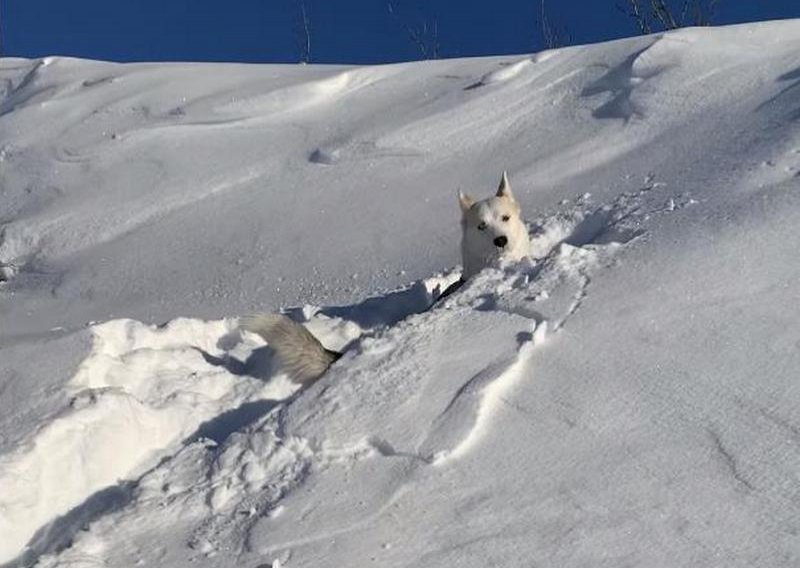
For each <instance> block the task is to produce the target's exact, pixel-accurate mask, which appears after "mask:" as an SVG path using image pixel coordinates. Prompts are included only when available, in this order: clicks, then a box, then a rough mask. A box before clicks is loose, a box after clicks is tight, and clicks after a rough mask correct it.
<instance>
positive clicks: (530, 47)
mask: <svg viewBox="0 0 800 568" xmlns="http://www.w3.org/2000/svg"><path fill="white" fill-rule="evenodd" d="M643 1H647V0H643ZM625 2H627V0H572V1H571V0H560V1H559V0H547V3H546V13H547V15H548V19H549V21H550V23H551V27H552V28H553V29H555V30H556V31H558V32H559V34H560V35H561V38H562V39H561V43H562V44H563V43H567V44H577V43H591V42H596V41H602V40H606V39H613V38H618V37H624V36H630V35H634V34H636V33H637V29H636V26H635V24H634V23H633V21H632V20H631V19H630V18H628V17H626V16H625V15H624V14H622V13H621V12H620V11H619V9H618V8H617V7H616V6H617V4H621V3H625ZM674 3H675V4H680V2H679V1H677V0H674ZM393 4H394V6H395V16H394V17H393V16H392V15H391V14H390V13H389V10H388V9H387V2H386V0H305V5H306V9H307V12H308V16H309V20H310V24H311V40H312V49H311V60H312V62H315V63H380V62H392V61H404V60H409V59H420V58H421V54H420V50H419V48H418V47H416V46H415V45H414V43H413V42H412V41H411V40H410V39H409V37H408V34H407V32H406V30H405V29H404V25H408V26H410V27H412V28H413V29H415V30H417V31H418V32H419V31H421V30H422V29H423V22H424V21H427V22H428V23H429V29H430V28H432V27H433V23H434V22H435V23H436V28H437V30H438V43H439V46H440V48H439V55H440V56H441V57H459V56H474V55H499V54H508V53H523V52H530V51H536V50H539V49H542V48H543V47H544V42H543V39H542V34H541V26H540V23H539V11H540V0H492V1H487V0H482V1H479V0H393ZM298 6H299V2H296V1H294V0H228V1H227V2H225V1H220V0H0V50H1V51H2V54H3V55H9V56H11V55H13V56H24V57H37V56H43V55H70V56H75V57H86V58H92V59H109V60H115V61H150V60H152V61H165V60H166V61H169V60H180V61H248V62H276V63H294V62H297V61H298V60H299V58H300V53H301V52H300V49H299V48H298V36H297V34H296V33H295V30H296V29H297V28H298V23H299V21H300V17H299V13H300V11H299V8H298ZM792 17H795V18H797V17H800V0H719V5H718V9H717V15H716V17H715V20H714V21H715V23H718V24H727V23H738V22H747V21H756V20H768V19H776V18H792ZM564 30H566V33H565V31H564ZM567 34H568V36H569V38H568V39H567ZM431 35H432V34H429V35H428V36H426V37H427V38H428V39H430V38H431Z"/></svg>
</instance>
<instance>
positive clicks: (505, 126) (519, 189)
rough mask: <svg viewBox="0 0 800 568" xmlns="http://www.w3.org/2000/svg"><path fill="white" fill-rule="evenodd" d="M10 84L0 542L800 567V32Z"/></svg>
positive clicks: (45, 547) (7, 562) (0, 291)
mask: <svg viewBox="0 0 800 568" xmlns="http://www.w3.org/2000/svg"><path fill="white" fill-rule="evenodd" d="M0 79H2V83H0V85H1V87H0V276H1V277H2V280H3V282H2V283H0V565H2V566H20V565H23V566H25V565H31V564H34V563H38V565H41V566H73V567H84V566H85V567H94V566H118V567H130V566H144V565H157V566H170V567H179V566H190V565H191V566H246V567H251V568H256V567H266V566H273V567H277V566H283V567H295V566H297V567H301V566H309V567H310V566H475V567H478V566H481V567H483V566H534V565H535V566H553V567H585V566H592V567H600V566H608V567H617V566H643V567H648V568H652V567H659V566H663V567H675V566H686V567H699V566H702V567H725V568H729V567H733V566H741V567H752V566H759V567H773V566H774V567H778V566H780V567H784V566H785V567H790V566H797V565H798V564H800V376H799V375H798V369H800V285H799V280H798V277H800V260H799V257H798V254H797V251H796V248H797V243H798V242H800V21H785V22H770V23H763V24H753V25H746V26H734V27H727V28H716V29H685V30H679V31H676V32H672V33H667V34H662V35H654V36H649V37H639V38H632V39H629V40H624V41H617V42H611V43H606V44H600V45H593V46H586V47H573V48H568V49H561V50H554V51H548V52H544V53H539V54H536V55H534V56H515V57H496V58H482V59H462V60H449V61H435V62H421V63H409V64H401V65H389V66H378V67H328V66H313V65H312V66H275V65H210V64H208V65H206V64H191V65H190V64H168V65H164V64H158V65H156V64H129V65H118V64H110V63H100V62H90V61H79V60H73V59H64V58H47V59H43V60H35V61H34V60H21V59H2V60H0ZM503 170H508V171H509V174H510V178H511V183H512V186H513V188H514V192H515V194H516V196H517V198H518V200H519V201H520V202H521V203H522V205H523V210H524V211H525V213H526V215H527V217H528V219H529V221H530V222H531V231H532V235H533V251H532V252H533V257H534V258H533V259H532V260H531V261H526V262H523V263H521V264H517V265H506V266H500V267H498V268H497V269H492V270H486V271H484V272H483V273H481V274H480V275H479V276H478V277H476V278H475V279H473V280H472V281H470V283H469V284H468V285H467V286H466V287H464V288H462V289H461V290H460V291H458V292H457V293H456V294H453V295H452V296H450V297H448V298H447V299H445V300H444V301H442V302H439V303H437V304H436V305H435V306H433V307H432V308H431V305H432V303H433V302H434V300H435V299H436V297H437V296H438V294H439V293H440V292H441V291H442V290H443V289H444V288H445V287H446V286H447V285H448V284H449V283H450V282H452V281H453V280H454V279H455V278H457V277H458V269H457V268H454V267H456V266H457V264H458V262H459V258H458V239H459V228H458V219H459V210H458V205H457V201H456V197H455V195H456V190H457V189H459V188H460V189H462V190H464V191H467V192H470V193H472V194H473V195H475V196H478V197H480V196H484V195H489V194H490V193H491V192H492V190H493V189H494V187H495V184H496V182H497V179H498V177H499V175H500V172H501V171H503ZM281 309H284V310H286V311H287V312H288V313H289V314H290V315H291V316H292V317H294V318H295V319H297V320H298V321H302V322H305V323H306V325H307V326H308V327H309V328H310V329H311V331H312V332H313V333H315V334H316V335H317V336H318V337H320V338H321V339H322V340H323V341H324V342H325V344H326V345H327V346H328V347H330V348H333V349H344V348H346V349H347V352H346V355H345V357H344V358H342V359H341V360H340V361H339V362H337V363H336V364H335V365H334V367H333V368H332V369H331V370H330V371H329V372H328V373H327V374H326V375H325V376H324V377H323V378H322V379H321V380H320V381H319V382H318V383H316V384H315V385H313V386H312V387H310V388H308V389H306V390H303V391H297V390H296V387H295V386H294V385H292V384H291V383H289V382H288V381H287V380H286V378H285V377H284V376H282V375H281V374H280V370H279V369H277V368H276V365H275V364H274V363H273V361H272V358H271V353H270V350H269V349H268V347H265V346H264V345H263V343H262V342H260V340H259V339H258V338H257V337H256V336H253V335H250V334H248V333H244V332H241V331H240V330H239V329H238V328H237V321H236V318H237V317H238V316H239V315H242V314H247V313H252V312H256V311H277V310H281Z"/></svg>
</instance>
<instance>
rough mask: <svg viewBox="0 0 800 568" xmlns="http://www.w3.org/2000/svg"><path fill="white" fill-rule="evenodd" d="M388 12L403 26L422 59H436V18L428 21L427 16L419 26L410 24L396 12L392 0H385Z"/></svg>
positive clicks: (437, 35)
mask: <svg viewBox="0 0 800 568" xmlns="http://www.w3.org/2000/svg"><path fill="white" fill-rule="evenodd" d="M386 8H387V9H388V10H389V14H390V15H391V16H392V17H393V18H394V19H396V20H397V21H398V23H399V24H400V25H401V26H402V27H403V29H404V30H405V32H406V35H407V36H408V39H409V40H410V41H411V43H412V44H413V45H414V46H415V47H416V48H417V50H418V51H419V54H420V55H421V56H422V58H423V59H437V58H438V57H439V48H440V45H439V22H438V21H437V20H436V19H433V20H432V22H433V23H432V24H431V23H429V18H423V20H422V25H421V26H420V27H415V26H412V25H411V24H410V23H409V22H408V21H407V20H405V19H404V18H402V17H401V16H400V14H399V13H398V12H397V10H396V8H395V6H394V2H393V1H392V0H386Z"/></svg>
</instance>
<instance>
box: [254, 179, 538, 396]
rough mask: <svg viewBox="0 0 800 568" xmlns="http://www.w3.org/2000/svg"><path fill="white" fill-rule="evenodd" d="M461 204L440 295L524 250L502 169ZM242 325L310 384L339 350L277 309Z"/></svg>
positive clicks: (521, 226) (523, 233)
mask: <svg viewBox="0 0 800 568" xmlns="http://www.w3.org/2000/svg"><path fill="white" fill-rule="evenodd" d="M458 201H459V204H460V205H461V259H462V263H463V272H462V274H461V279H460V280H459V281H458V282H456V283H455V284H453V285H452V286H450V287H449V288H448V289H447V290H445V292H444V293H443V294H442V295H441V296H440V298H441V297H444V296H447V295H449V294H451V293H452V292H454V291H455V290H456V289H458V288H459V287H460V286H461V285H462V284H463V283H464V282H466V281H467V280H469V279H470V278H472V277H473V276H475V275H476V274H477V273H478V272H480V271H481V270H483V269H484V268H486V267H488V266H493V265H495V264H497V262H498V261H499V260H501V259H502V260H510V261H517V260H522V259H523V258H525V257H527V256H528V255H529V254H530V237H529V235H528V229H527V227H526V226H525V222H524V221H523V219H522V215H521V211H520V207H519V204H518V203H517V201H516V199H514V195H513V194H512V193H511V185H510V184H509V182H508V176H507V175H506V172H503V176H502V178H501V180H500V186H499V187H498V189H497V193H496V194H495V195H494V196H493V197H489V198H487V199H482V200H480V201H475V200H474V199H473V198H472V197H470V196H469V195H465V194H463V193H461V192H460V191H459V192H458ZM240 325H241V327H242V328H243V329H245V330H247V331H250V332H252V333H255V334H257V335H260V336H261V337H262V338H263V339H264V340H265V341H266V342H267V343H268V344H269V346H270V347H271V348H272V349H273V351H274V352H275V354H276V355H277V357H278V360H279V361H280V364H281V367H282V369H283V371H284V372H285V373H286V374H287V375H288V376H289V378H290V379H291V380H293V381H294V382H297V383H300V384H304V385H307V384H311V383H312V382H314V381H315V380H316V379H318V378H319V377H320V376H322V374H323V373H325V371H326V370H328V367H330V366H331V364H333V362H334V361H336V360H337V359H339V358H340V357H341V356H342V353H339V352H337V351H331V350H329V349H325V347H324V346H323V345H322V343H320V342H319V340H318V339H317V338H316V337H314V336H313V335H312V334H311V332H309V331H308V330H307V329H306V328H305V327H304V326H303V325H301V324H299V323H296V322H294V321H292V320H291V319H289V318H288V317H286V316H283V315H280V314H258V315H252V316H245V317H243V318H242V319H241V321H240Z"/></svg>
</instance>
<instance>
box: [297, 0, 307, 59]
mask: <svg viewBox="0 0 800 568" xmlns="http://www.w3.org/2000/svg"><path fill="white" fill-rule="evenodd" d="M297 8H298V10H299V18H298V22H297V27H296V30H295V35H296V37H297V48H298V50H299V51H300V62H301V63H311V19H310V18H309V16H308V11H307V10H306V2H305V0H297Z"/></svg>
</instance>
